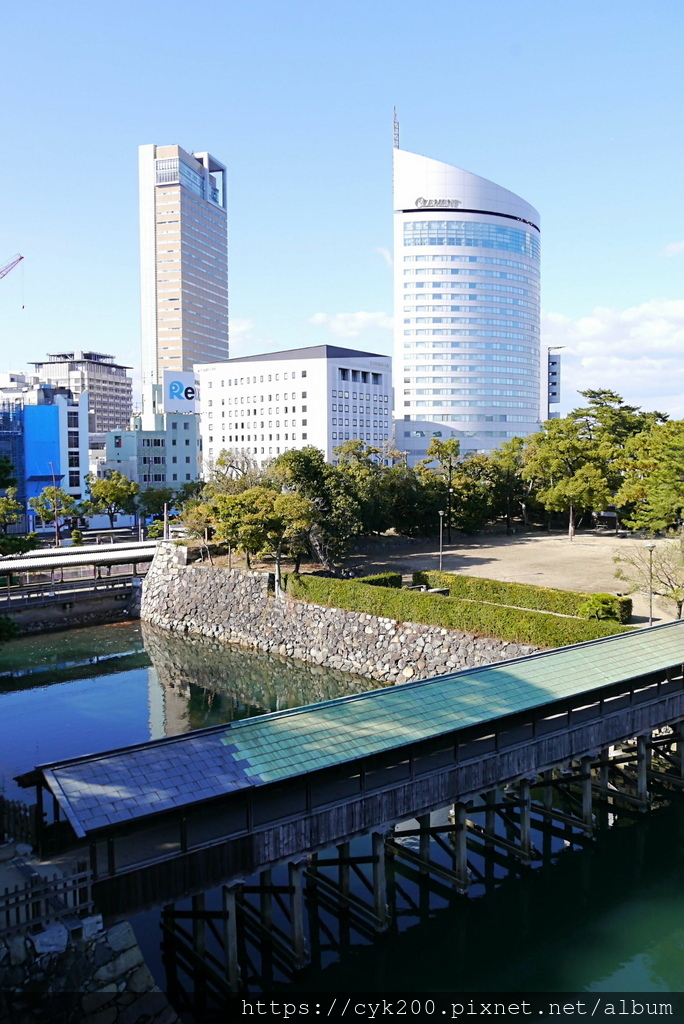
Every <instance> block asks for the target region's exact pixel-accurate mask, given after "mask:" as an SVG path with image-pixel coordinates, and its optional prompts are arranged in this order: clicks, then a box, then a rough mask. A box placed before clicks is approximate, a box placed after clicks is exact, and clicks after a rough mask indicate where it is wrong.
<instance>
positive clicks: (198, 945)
mask: <svg viewBox="0 0 684 1024" xmlns="http://www.w3.org/2000/svg"><path fill="white" fill-rule="evenodd" d="M192 913H193V917H192V948H193V950H194V951H195V953H196V954H197V956H198V957H201V959H202V960H203V959H204V954H205V952H206V946H207V942H206V931H205V929H206V921H205V920H204V917H203V914H204V893H203V892H201V893H200V894H199V895H198V896H193V897H192Z"/></svg>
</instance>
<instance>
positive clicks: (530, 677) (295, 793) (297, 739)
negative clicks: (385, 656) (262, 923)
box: [19, 622, 684, 910]
mask: <svg viewBox="0 0 684 1024" xmlns="http://www.w3.org/2000/svg"><path fill="white" fill-rule="evenodd" d="M683 663H684V622H674V623H668V624H666V625H662V626H657V627H654V628H652V629H648V630H639V631H634V632H631V633H625V634H621V635H618V636H613V637H608V638H605V639H601V640H597V641H593V642H591V643H586V644H580V645H576V646H573V647H568V648H562V649H559V650H556V651H550V652H546V653H541V654H537V655H533V656H531V657H527V658H523V659H518V660H514V661H508V662H503V663H499V664H495V665H487V666H482V667H479V668H473V669H468V670H465V671H461V672H456V673H453V674H450V675H447V676H442V677H439V678H436V679H430V680H425V681H421V682H414V683H407V684H403V685H399V686H395V687H388V688H385V689H381V690H375V691H372V692H370V693H365V694H362V695H357V696H352V697H345V698H340V699H337V700H332V701H326V702H324V703H320V704H314V705H309V706H307V707H302V708H297V709H294V710H289V711H282V712H278V713H275V714H269V715H264V716H261V717H257V718H251V719H248V720H245V721H240V722H233V723H231V724H229V725H222V726H217V727H213V728H209V729H203V730H199V731H197V732H192V733H187V734H185V735H181V736H174V737H169V738H167V739H162V740H156V741H153V742H149V743H143V744H138V745H136V746H130V747H126V748H123V749H120V750H110V751H106V752H104V753H99V754H93V755H89V756H87V757H81V758H74V759H71V760H68V761H61V762H57V763H52V764H46V765H40V766H38V767H36V768H35V769H34V770H33V771H31V772H29V773H27V774H25V775H23V776H21V777H20V778H19V782H20V784H21V785H23V786H26V787H29V786H35V787H36V792H37V800H38V803H39V807H40V815H39V817H40V818H41V820H43V819H45V823H44V824H43V826H42V829H41V832H42V835H41V843H42V845H43V848H44V849H45V850H55V849H58V848H70V847H78V846H84V845H87V846H88V847H89V851H90V863H91V866H92V869H93V872H94V875H95V877H96V878H98V879H99V880H100V881H101V882H103V883H104V881H105V880H106V886H104V888H102V890H101V892H102V893H104V892H105V890H106V891H107V892H108V893H109V894H110V896H109V897H107V899H106V902H107V903H108V904H109V905H110V906H117V907H118V908H120V909H121V910H123V909H125V908H126V907H131V908H132V907H136V906H142V905H152V904H154V903H158V902H164V901H168V900H169V899H173V898H175V897H176V896H177V895H178V894H180V893H182V892H192V891H196V892H199V891H200V890H202V889H206V888H207V887H208V886H209V885H210V884H212V882H214V883H219V882H220V883H229V882H231V881H235V880H241V879H245V878H246V877H248V876H250V875H252V874H254V873H255V872H261V871H266V870H270V869H272V868H273V867H274V866H276V865H279V864H283V863H290V864H292V863H296V862H298V861H301V859H302V858H306V857H308V856H309V855H311V854H314V853H316V852H318V851H323V850H325V849H327V848H330V847H334V846H337V847H339V846H341V845H343V844H348V843H349V841H350V840H352V839H353V838H355V837H357V836H360V835H364V834H372V835H373V836H374V837H375V838H374V857H375V859H376V863H377V864H378V865H381V862H382V850H383V849H384V844H385V840H388V841H389V842H391V836H390V833H391V831H392V829H393V828H394V827H395V826H396V825H397V824H398V823H400V822H404V821H406V820H407V819H414V818H418V819H419V821H423V822H425V821H426V820H427V819H426V815H429V813H430V812H431V811H435V810H437V809H439V808H444V807H447V806H452V805H453V806H454V808H455V810H454V813H453V825H452V826H450V827H451V830H452V833H453V837H452V838H453V851H454V862H453V866H452V867H453V871H452V874H453V880H455V881H456V882H457V883H458V884H459V885H460V886H461V887H463V888H465V887H466V886H467V876H468V870H467V851H466V833H467V832H468V830H469V829H470V832H471V833H472V834H473V835H474V834H476V833H477V834H478V835H480V837H481V838H483V839H487V837H488V836H489V839H490V840H491V841H492V842H497V843H503V844H504V846H505V845H509V846H510V845H511V841H510V839H509V840H500V839H497V837H496V836H495V835H494V829H493V825H492V822H493V815H494V813H495V811H496V810H497V808H499V809H500V807H501V805H502V802H505V799H509V797H506V796H505V794H503V792H502V791H503V788H504V787H508V788H509V789H510V787H511V786H514V787H515V792H514V793H513V794H512V796H511V797H510V799H511V800H512V803H511V806H515V810H516V816H517V817H516V822H517V824H516V832H515V836H516V837H517V838H515V841H514V845H517V849H518V852H519V853H521V855H522V856H523V857H525V856H527V857H528V858H529V855H530V849H531V845H530V844H531V840H530V820H531V819H530V815H531V814H533V813H534V814H539V815H541V816H544V815H546V816H547V817H548V820H549V821H551V820H552V819H554V820H555V821H556V822H558V821H559V820H560V821H561V823H562V819H563V818H564V817H572V819H573V821H574V822H575V824H577V822H579V824H580V826H581V827H582V828H584V829H585V831H587V832H591V829H592V828H593V826H594V816H593V804H592V801H594V800H596V799H602V798H604V799H610V800H613V799H615V798H616V792H617V789H616V786H615V784H614V780H612V781H611V778H610V776H609V773H610V772H611V770H612V768H613V767H615V768H616V770H617V772H618V773H620V772H622V775H623V776H624V775H625V771H624V769H625V766H626V767H627V768H628V769H629V772H628V773H627V778H628V784H625V785H624V786H623V787H622V788H623V789H624V790H625V794H624V798H625V800H627V801H628V802H631V806H633V807H636V808H645V807H647V806H648V799H649V785H650V780H651V779H652V778H653V775H654V769H653V766H652V764H651V754H652V750H653V749H654V745H655V746H656V747H658V748H659V749H661V748H662V751H663V753H664V755H665V756H667V757H669V758H670V761H671V763H672V765H673V769H672V773H671V774H672V778H674V777H675V775H676V776H677V779H678V780H681V773H680V774H677V773H678V772H680V769H679V768H675V767H674V766H675V765H676V764H679V761H677V755H678V753H679V749H678V747H679V743H680V723H681V722H682V721H683V720H684V679H683ZM658 730H659V731H660V733H658V734H656V735H655V736H654V733H656V731H658ZM633 738H636V740H635V742H634V744H633V746H632V748H631V749H630V751H629V752H628V753H625V751H624V749H622V750H620V749H615V745H616V744H618V743H623V742H624V741H628V740H632V739H633ZM620 765H622V767H620ZM630 773H631V774H630ZM564 779H565V780H569V781H570V782H572V783H573V785H574V786H575V787H576V789H577V792H578V796H577V798H576V803H577V811H576V813H573V814H572V815H567V814H565V815H564V814H563V813H561V812H559V811H558V809H557V808H555V809H554V807H553V801H552V800H551V799H550V797H551V794H552V791H553V788H554V787H556V786H558V785H561V784H562V782H563V780H564ZM534 786H536V787H542V790H543V791H544V793H545V794H548V797H549V798H548V799H547V796H546V795H545V796H544V798H543V799H539V800H537V801H535V800H533V799H532V798H531V795H530V793H531V787H534ZM544 787H546V789H544ZM542 790H539V789H538V790H537V792H539V791H542ZM497 794H498V795H497ZM46 797H47V798H48V799H47V800H46ZM480 811H482V813H483V814H484V815H485V822H484V825H482V826H478V825H476V824H475V823H473V822H472V820H471V819H472V818H473V816H474V815H475V814H476V813H479V812H480ZM471 826H472V827H471ZM478 829H479V832H478ZM388 837H390V838H389V839H388ZM378 871H379V872H380V875H381V874H382V872H381V867H380V866H379V867H378ZM379 884H380V883H379ZM381 904H382V897H379V903H378V906H380V905H381Z"/></svg>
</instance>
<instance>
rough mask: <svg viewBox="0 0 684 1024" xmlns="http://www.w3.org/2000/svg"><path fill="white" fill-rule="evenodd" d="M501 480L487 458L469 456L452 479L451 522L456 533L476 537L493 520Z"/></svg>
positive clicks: (493, 465)
mask: <svg viewBox="0 0 684 1024" xmlns="http://www.w3.org/2000/svg"><path fill="white" fill-rule="evenodd" d="M498 482H499V477H498V473H497V469H496V466H495V464H494V463H493V462H492V460H491V459H490V458H489V457H488V456H487V455H479V454H475V455H469V456H468V457H467V458H464V459H463V460H462V461H461V462H460V463H458V465H457V466H456V469H455V470H454V473H453V475H452V477H451V489H452V492H453V493H451V494H450V499H451V518H452V522H453V525H454V526H455V527H456V529H457V530H461V531H462V532H463V533H477V531H478V530H481V529H482V527H483V526H484V525H485V523H486V522H487V520H488V519H490V518H491V517H492V514H493V511H494V498H495V494H496V487H497V484H498Z"/></svg>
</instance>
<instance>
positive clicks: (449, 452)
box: [417, 437, 461, 544]
mask: <svg viewBox="0 0 684 1024" xmlns="http://www.w3.org/2000/svg"><path fill="white" fill-rule="evenodd" d="M460 453H461V442H460V441H459V440H458V438H456V437H450V438H447V440H446V441H440V439H439V438H437V437H433V438H432V440H431V441H430V444H429V445H428V450H427V457H426V458H425V459H423V460H421V462H419V463H418V467H417V468H418V470H419V471H420V470H421V469H423V468H428V467H429V466H430V463H432V462H437V464H438V467H439V468H438V470H437V472H438V473H439V475H440V476H441V477H442V478H443V479H444V484H445V492H444V511H445V512H446V524H447V543H448V544H451V524H452V522H453V521H454V494H453V491H454V486H453V484H454V474H455V473H456V470H457V467H458V464H459V459H460Z"/></svg>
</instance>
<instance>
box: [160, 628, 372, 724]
mask: <svg viewBox="0 0 684 1024" xmlns="http://www.w3.org/2000/svg"><path fill="white" fill-rule="evenodd" d="M141 628H142V635H143V638H144V642H145V649H146V650H147V653H148V655H149V657H150V659H151V661H152V668H151V669H150V671H149V689H150V709H151V720H150V727H151V729H153V730H154V731H153V732H152V735H153V736H172V735H175V734H177V733H182V732H187V731H188V730H189V729H200V728H203V727H204V726H208V725H219V724H221V723H222V722H230V721H234V720H236V719H239V718H249V717H250V716H252V715H257V714H263V713H264V712H266V711H281V710H282V709H284V708H293V707H300V706H301V705H303V704H314V703H316V702H317V701H323V700H332V699H333V698H335V697H341V696H344V695H345V694H352V693H364V692H366V691H367V690H369V689H373V688H374V686H375V684H373V683H371V682H369V681H368V680H367V679H362V678H361V677H360V676H353V675H350V674H349V673H347V672H340V671H337V670H336V669H330V668H323V667H322V666H319V665H309V664H307V663H305V662H303V661H293V660H292V659H291V658H283V657H280V656H279V655H274V654H264V653H263V652H261V651H253V650H247V649H245V648H242V647H237V646H232V645H230V644H226V643H220V642H218V641H212V640H209V639H207V638H206V637H201V636H188V635H180V634H177V633H168V632H166V631H165V630H161V629H157V628H155V627H154V626H150V625H149V624H148V623H146V622H143V623H141Z"/></svg>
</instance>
